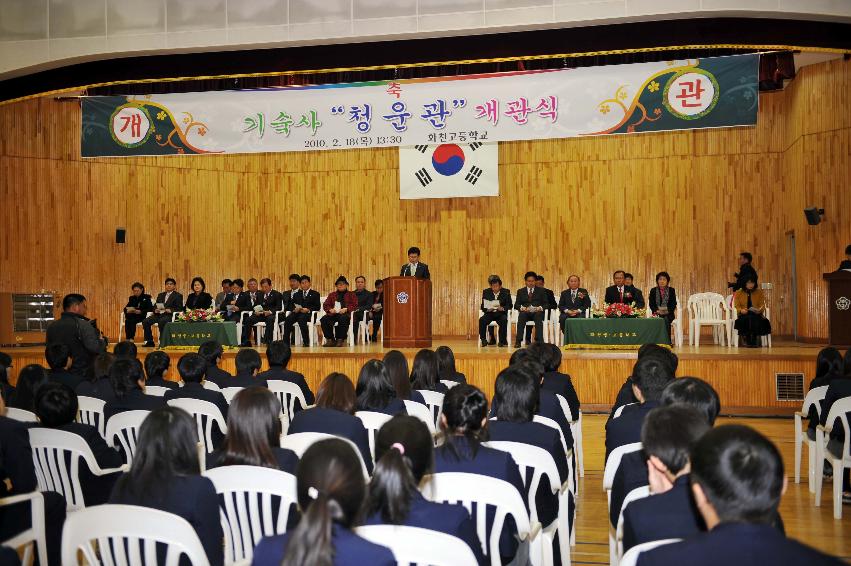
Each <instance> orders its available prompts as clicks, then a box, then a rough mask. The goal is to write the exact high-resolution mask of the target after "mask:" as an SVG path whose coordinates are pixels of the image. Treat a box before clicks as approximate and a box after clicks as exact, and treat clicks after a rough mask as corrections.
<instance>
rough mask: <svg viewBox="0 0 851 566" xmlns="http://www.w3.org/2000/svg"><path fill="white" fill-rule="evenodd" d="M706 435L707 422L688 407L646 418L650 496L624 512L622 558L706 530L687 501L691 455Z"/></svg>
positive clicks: (644, 436)
mask: <svg viewBox="0 0 851 566" xmlns="http://www.w3.org/2000/svg"><path fill="white" fill-rule="evenodd" d="M709 429H710V427H709V423H707V422H706V417H705V416H704V415H701V414H700V412H699V411H698V410H697V409H695V408H693V407H689V406H687V405H672V406H670V407H657V408H656V409H653V410H652V411H650V412H649V413H648V414H647V418H646V419H644V425H643V426H642V428H641V442H642V443H643V445H644V453H645V454H646V455H647V471H648V474H649V476H648V479H649V482H650V493H651V495H650V496H649V497H645V498H642V499H637V500H635V501H633V502H632V503H630V504H629V505H627V507H626V508H625V509H624V510H623V549H624V552H626V551H627V550H629V549H630V548H632V547H633V546H635V545H637V544H641V543H644V542H650V541H654V540H664V539H668V538H688V537H690V536H692V535H696V534H698V533H700V532H702V531H705V530H706V525H705V524H704V523H703V517H701V515H700V512H698V510H697V507H696V506H695V504H694V500H693V499H692V495H691V486H690V482H689V474H690V472H691V466H690V464H689V450H690V449H691V447H692V446H693V445H694V443H695V442H697V440H698V439H700V437H701V436H703V435H704V434H705V433H706V431H708V430H709Z"/></svg>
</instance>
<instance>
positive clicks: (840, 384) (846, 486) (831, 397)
mask: <svg viewBox="0 0 851 566" xmlns="http://www.w3.org/2000/svg"><path fill="white" fill-rule="evenodd" d="M18 389H20V385H18ZM845 397H851V375H843V376H841V377H836V378H834V379H831V380H830V384H829V385H828V386H827V391H826V392H825V394H824V400H822V401H821V418H820V419H819V423H820V424H822V425H824V426H828V427H833V428H832V430H831V431H830V439H829V440H828V443H827V451H828V452H830V453H831V454H833V455H840V454H842V453H843V451H844V450H845V429H844V428H843V427H842V424H841V422H840V421H839V419H837V420H836V422H832V423H829V422H827V417H828V414H829V413H830V409H831V408H832V407H833V404H834V403H835V402H837V401H839V400H840V399H844V398H845ZM846 456H847V454H846ZM842 476H843V477H842V501H843V503H851V482H849V470H848V468H845V469H844V470H843V472H842Z"/></svg>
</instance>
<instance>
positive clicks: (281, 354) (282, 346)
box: [266, 340, 293, 367]
mask: <svg viewBox="0 0 851 566" xmlns="http://www.w3.org/2000/svg"><path fill="white" fill-rule="evenodd" d="M292 355H293V352H292V349H290V345H289V344H288V343H287V342H285V341H284V340H275V341H274V342H272V343H270V344H269V345H268V346H266V361H268V362H269V367H287V364H288V363H290V358H291V357H292Z"/></svg>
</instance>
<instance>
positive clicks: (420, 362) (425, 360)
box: [411, 348, 448, 394]
mask: <svg viewBox="0 0 851 566" xmlns="http://www.w3.org/2000/svg"><path fill="white" fill-rule="evenodd" d="M411 388H412V389H416V390H423V391H436V392H437V393H443V394H446V392H447V391H448V388H447V387H446V386H445V385H443V384H442V383H440V374H439V373H438V364H437V354H435V353H434V352H433V351H432V350H429V349H426V348H423V349H422V350H420V351H419V352H417V355H416V356H414V367H413V368H412V369H411Z"/></svg>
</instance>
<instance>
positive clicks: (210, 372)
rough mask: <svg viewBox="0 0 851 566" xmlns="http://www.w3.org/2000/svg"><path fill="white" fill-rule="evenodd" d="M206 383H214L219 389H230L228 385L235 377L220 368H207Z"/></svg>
mask: <svg viewBox="0 0 851 566" xmlns="http://www.w3.org/2000/svg"><path fill="white" fill-rule="evenodd" d="M204 379H205V381H209V382H210V383H214V384H216V385H218V386H219V389H222V388H224V387H230V385H228V383H230V380H231V379H233V376H232V375H231V374H229V373H228V372H226V371H225V370H223V369H222V368H220V367H219V366H215V365H213V366H207V373H206V374H205V375H204Z"/></svg>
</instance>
